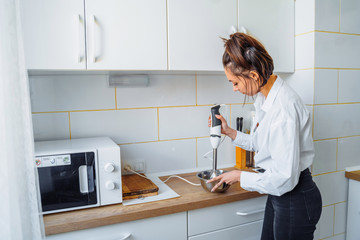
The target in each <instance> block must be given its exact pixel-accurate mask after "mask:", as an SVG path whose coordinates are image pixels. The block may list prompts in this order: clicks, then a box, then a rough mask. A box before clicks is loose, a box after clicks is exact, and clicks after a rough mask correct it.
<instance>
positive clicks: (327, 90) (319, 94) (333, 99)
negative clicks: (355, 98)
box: [314, 69, 338, 104]
mask: <svg viewBox="0 0 360 240" xmlns="http://www.w3.org/2000/svg"><path fill="white" fill-rule="evenodd" d="M314 91H315V92H314V103H315V104H328V103H337V95H338V70H332V69H316V70H315V85H314Z"/></svg>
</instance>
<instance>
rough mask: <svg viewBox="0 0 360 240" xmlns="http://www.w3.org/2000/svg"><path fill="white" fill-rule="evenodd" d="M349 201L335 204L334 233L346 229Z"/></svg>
mask: <svg viewBox="0 0 360 240" xmlns="http://www.w3.org/2000/svg"><path fill="white" fill-rule="evenodd" d="M346 217H347V203H346V202H343V203H339V204H336V205H335V224H334V234H338V233H343V232H345V231H346Z"/></svg>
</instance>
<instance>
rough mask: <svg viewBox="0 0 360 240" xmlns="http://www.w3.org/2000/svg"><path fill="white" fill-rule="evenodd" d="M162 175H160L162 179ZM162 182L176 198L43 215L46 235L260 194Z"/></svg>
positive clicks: (190, 176) (193, 177)
mask: <svg viewBox="0 0 360 240" xmlns="http://www.w3.org/2000/svg"><path fill="white" fill-rule="evenodd" d="M179 176H182V177H184V178H185V179H188V180H190V181H192V182H200V181H199V180H198V179H197V178H196V175H195V173H187V174H179ZM164 178H165V177H161V179H162V180H164ZM166 184H167V185H168V186H169V187H170V188H171V189H172V190H174V191H175V192H176V193H178V194H179V195H180V197H178V198H173V199H166V200H161V201H155V202H149V203H142V204H136V205H130V206H123V205H122V204H115V205H108V206H103V207H95V208H88V209H82V210H77V211H71V212H63V213H55V214H49V215H45V216H44V224H45V232H46V235H52V234H58V233H64V232H71V231H76V230H81V229H87V228H94V227H100V226H104V225H110V224H115V223H121V222H127V221H133V220H138V219H144V218H150V217H157V216H161V215H166V214H172V213H177V212H184V211H188V210H194V209H198V208H204V207H210V206H214V205H219V204H224V203H229V202H234V201H239V200H245V199H249V198H255V197H259V196H262V195H261V194H259V193H257V192H248V191H245V190H244V189H242V188H241V187H240V184H234V185H232V186H231V187H230V188H229V189H228V190H227V191H226V192H225V193H210V192H207V191H205V190H204V189H203V188H202V187H201V186H192V185H190V184H188V183H186V182H184V181H182V180H180V179H178V178H171V179H170V180H168V181H167V182H166Z"/></svg>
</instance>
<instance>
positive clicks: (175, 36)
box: [168, 0, 237, 71]
mask: <svg viewBox="0 0 360 240" xmlns="http://www.w3.org/2000/svg"><path fill="white" fill-rule="evenodd" d="M236 1H237V0H227V1H222V0H197V1H193V0H168V12H169V16H168V24H169V26H168V27H169V33H168V34H169V70H204V71H206V70H210V71H222V70H223V67H222V54H223V52H224V43H223V40H222V39H221V38H220V37H225V38H227V37H228V36H229V33H230V29H231V28H232V26H233V27H235V28H236V26H237V4H236V3H237V2H236Z"/></svg>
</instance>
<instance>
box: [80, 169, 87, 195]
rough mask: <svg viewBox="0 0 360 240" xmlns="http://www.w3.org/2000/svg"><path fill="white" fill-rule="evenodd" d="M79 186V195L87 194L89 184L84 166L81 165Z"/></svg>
mask: <svg viewBox="0 0 360 240" xmlns="http://www.w3.org/2000/svg"><path fill="white" fill-rule="evenodd" d="M79 186H80V192H81V193H89V183H88V174H87V166H86V165H82V166H80V167H79Z"/></svg>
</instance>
